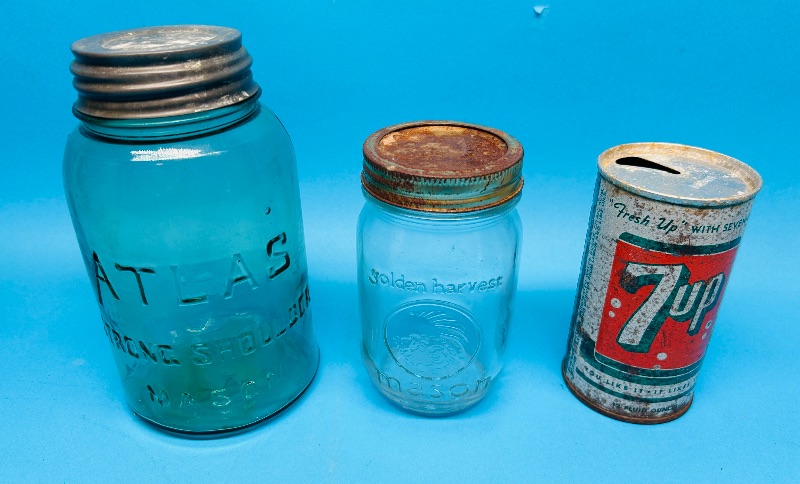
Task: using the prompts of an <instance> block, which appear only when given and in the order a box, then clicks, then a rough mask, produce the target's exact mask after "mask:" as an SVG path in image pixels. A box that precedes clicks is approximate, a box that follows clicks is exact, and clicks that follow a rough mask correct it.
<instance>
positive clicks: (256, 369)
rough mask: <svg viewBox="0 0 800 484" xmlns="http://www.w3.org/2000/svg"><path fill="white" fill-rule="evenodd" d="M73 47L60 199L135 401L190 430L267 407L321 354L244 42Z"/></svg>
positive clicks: (266, 115) (283, 154)
mask: <svg viewBox="0 0 800 484" xmlns="http://www.w3.org/2000/svg"><path fill="white" fill-rule="evenodd" d="M72 50H73V52H74V54H75V61H74V62H73V64H72V69H71V70H72V72H73V74H75V83H74V84H75V87H76V89H77V90H78V94H79V96H78V101H77V102H76V103H75V105H74V109H73V111H74V114H75V115H76V116H77V117H78V119H79V120H80V121H81V124H80V126H79V127H78V128H77V129H76V130H75V131H74V132H73V133H72V134H71V135H70V137H69V140H68V142H67V147H66V153H65V157H64V167H63V169H64V188H65V192H66V197H67V202H68V205H69V208H70V212H71V215H72V219H73V223H74V227H75V232H76V235H77V238H78V244H79V246H80V250H81V254H82V255H83V259H84V262H85V264H86V268H87V271H88V274H89V278H90V281H91V284H92V288H93V289H94V291H95V295H96V297H97V301H98V303H99V306H100V314H101V316H102V321H103V325H102V328H103V331H104V332H105V334H106V336H107V337H108V340H109V342H110V345H111V348H112V352H113V354H114V359H115V361H116V364H117V367H118V370H119V375H120V378H121V379H122V386H123V388H124V390H125V394H126V396H127V399H128V402H129V404H130V406H131V407H132V408H133V410H134V412H135V413H136V414H137V415H139V416H140V417H142V418H144V419H145V420H147V421H148V422H151V423H153V424H155V425H157V426H159V427H161V428H163V429H168V430H171V431H177V432H183V433H187V434H192V435H202V434H213V433H216V432H224V431H231V430H234V429H240V428H243V427H245V426H248V425H250V424H253V423H255V422H258V421H260V420H262V419H264V418H266V417H268V416H270V415H272V414H274V413H275V412H278V411H279V410H281V409H282V408H284V407H285V406H287V405H288V404H289V403H291V402H292V401H293V400H294V399H295V398H297V396H298V395H300V394H301V393H302V392H303V390H304V389H305V388H306V387H307V386H308V385H309V383H310V382H311V380H312V378H313V377H314V374H315V373H316V369H317V366H318V362H319V349H318V346H317V343H316V340H315V338H314V335H313V332H312V327H311V313H310V311H309V307H308V303H309V292H308V277H307V268H306V257H305V244H304V241H303V222H302V216H301V211H300V197H299V191H298V183H297V173H296V167H295V159H294V150H293V148H292V144H291V141H290V140H289V136H288V134H287V133H286V131H285V129H284V128H283V126H282V125H281V123H280V121H278V119H277V118H276V117H275V115H274V114H273V113H272V112H271V111H269V110H268V109H267V108H265V107H263V106H262V105H261V104H260V103H259V102H258V97H259V95H260V93H261V90H260V88H259V87H258V85H257V84H256V83H255V82H254V81H253V78H252V75H251V72H250V65H251V63H252V61H251V58H250V56H249V55H248V54H247V52H246V51H245V49H244V48H243V47H242V45H241V34H240V33H239V32H238V31H236V30H234V29H228V28H222V27H209V26H170V27H154V28H146V29H136V30H130V31H122V32H114V33H109V34H102V35H98V36H94V37H89V38H86V39H82V40H79V41H77V42H76V43H74V44H73V46H72Z"/></svg>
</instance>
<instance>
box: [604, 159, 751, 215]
mask: <svg viewBox="0 0 800 484" xmlns="http://www.w3.org/2000/svg"><path fill="white" fill-rule="evenodd" d="M598 167H599V169H600V174H601V175H602V176H603V177H604V178H605V179H606V180H608V181H610V182H611V183H613V184H615V185H617V186H619V187H621V188H623V189H625V190H627V191H629V192H633V193H636V194H639V195H642V196H644V197H646V198H650V199H652V200H659V201H663V202H668V203H672V204H675V205H685V206H692V207H724V206H729V205H736V204H739V203H743V202H746V201H747V200H750V199H751V198H753V197H755V196H756V193H758V191H759V190H760V189H761V183H762V182H761V177H760V176H759V174H758V173H757V172H756V171H755V170H754V169H752V168H750V167H749V166H747V165H746V164H744V163H742V162H741V161H739V160H737V159H735V158H731V157H730V156H726V155H723V154H721V153H717V152H714V151H709V150H706V149H703V148H696V147H694V146H686V145H680V144H672V143H630V144H624V145H619V146H615V147H613V148H609V149H608V150H606V151H604V152H603V153H602V154H601V155H600V157H599V159H598Z"/></svg>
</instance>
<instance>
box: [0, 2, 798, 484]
mask: <svg viewBox="0 0 800 484" xmlns="http://www.w3.org/2000/svg"><path fill="white" fill-rule="evenodd" d="M535 5H548V8H547V9H546V10H545V11H544V12H543V14H542V15H540V16H537V15H536V14H535V13H534V9H533V7H534V6H535ZM798 18H800V3H798V2H795V1H765V2H730V1H721V0H713V1H711V0H709V1H705V2H695V1H682V0H678V1H670V2H657V3H656V2H640V1H604V2H589V1H570V2H566V1H559V0H541V1H539V2H531V1H518V0H509V1H502V2H468V1H464V0H462V1H439V0H435V1H431V0H427V1H419V0H406V1H403V2H385V1H377V0H373V1H366V0H362V1H355V0H325V1H323V0H314V1H305V2H277V1H266V0H260V1H241V2H236V3H234V2H230V3H228V2H219V1H208V0H195V1H191V2H188V1H186V2H184V1H172V2H156V1H150V0H142V1H137V2H128V3H123V2H111V1H83V0H80V1H79V0H76V1H72V2H47V3H44V2H40V3H36V2H34V3H25V2H10V1H9V2H4V3H3V4H2V5H0V27H2V30H3V32H4V35H3V40H2V42H0V59H2V60H3V66H4V69H3V72H2V76H0V88H2V89H0V92H1V93H2V94H3V97H2V109H1V110H0V128H2V150H0V160H2V171H1V172H0V274H1V275H0V308H2V310H3V316H4V317H3V320H2V323H0V481H3V482H8V481H23V480H26V481H28V480H33V481H49V482H54V481H58V482H61V481H66V482H87V481H101V480H108V479H115V480H120V481H130V482H133V481H136V482H146V481H153V480H156V479H158V480H165V481H170V482H183V481H190V480H194V481H212V480H224V481H231V480H233V479H251V480H252V479H258V480H262V481H276V482H280V481H312V482H316V481H324V482H353V481H360V482H371V481H434V480H435V481H445V482H456V481H457V482H479V481H485V480H488V478H490V477H491V478H495V479H497V480H504V481H575V480H592V481H611V480H623V479H624V480H628V481H633V480H646V481H651V482H674V481H686V480H697V481H739V482H742V481H749V482H754V481H770V482H775V481H782V482H797V480H798V479H800V417H798V411H797V408H798V400H800V385H799V384H798V382H800V363H798V361H800V360H799V359H798V347H800V329H799V328H798V326H800V321H799V320H798V313H799V312H800V297H798V295H799V293H800V291H798V282H797V281H798V280H797V275H798V274H800V258H798V256H797V251H798V250H800V224H798V216H799V215H798V214H800V186H799V185H798V181H799V180H800V163H798V161H797V156H798V153H800V88H798V79H800V29H798V28H797V27H796V24H797V20H798ZM172 23H205V24H217V25H226V26H231V27H236V28H238V29H240V30H241V31H242V32H243V34H244V42H245V45H246V47H247V49H248V50H249V51H250V53H251V54H252V55H253V57H254V59H255V65H254V68H253V70H254V73H255V77H256V80H257V81H258V82H259V83H260V84H261V86H262V88H263V89H264V95H263V97H262V102H264V103H265V104H266V105H267V106H269V107H270V108H272V109H273V110H274V111H275V112H276V113H277V114H278V116H279V117H280V118H281V119H282V120H283V122H284V124H285V125H286V127H287V129H288V130H289V133H290V134H291V135H292V138H293V141H294V143H295V148H296V151H297V156H298V167H299V171H300V183H301V186H300V188H301V193H302V196H303V208H304V216H305V227H306V238H307V247H308V258H309V267H310V275H311V284H312V291H313V298H314V300H313V311H314V324H315V327H316V334H317V337H318V339H319V342H320V346H321V350H322V361H321V366H320V370H319V373H318V375H317V378H316V380H315V381H314V383H313V384H312V386H311V388H310V391H308V392H307V393H306V394H305V395H304V396H303V397H302V398H301V399H300V400H299V401H297V402H296V403H295V404H294V405H293V406H292V407H290V409H288V410H287V411H285V412H283V413H282V414H280V415H279V416H277V417H276V418H274V419H272V420H270V421H269V422H268V423H267V424H266V425H264V426H261V427H258V428H257V429H255V430H253V431H251V432H248V433H245V434H242V435H239V436H235V437H230V438H225V439H219V440H211V441H190V440H183V439H179V438H175V437H171V436H168V435H164V434H162V433H160V432H158V431H156V430H154V429H152V428H151V427H149V426H147V425H146V424H144V423H142V422H141V421H139V420H137V419H136V418H134V417H133V415H132V413H131V411H130V410H129V409H128V407H127V406H126V404H125V403H124V400H123V395H122V389H121V386H120V384H119V382H118V380H117V375H116V370H115V369H114V365H113V362H112V355H111V352H110V351H109V348H108V342H107V341H106V340H105V337H104V334H103V331H102V326H101V323H100V319H99V315H98V312H97V308H96V304H95V301H94V299H93V296H92V293H91V289H90V286H89V284H88V280H87V278H86V275H85V272H84V269H83V266H82V262H81V258H80V255H79V252H78V247H77V244H76V242H75V238H74V235H73V232H72V226H71V223H70V220H69V214H68V212H67V208H66V204H65V202H64V200H63V191H62V187H61V168H60V167H61V157H62V153H63V145H64V142H65V140H66V136H67V134H68V133H69V132H70V131H71V130H72V129H73V127H74V126H75V125H76V120H75V119H74V118H73V117H72V115H71V111H70V108H71V103H72V101H73V100H74V97H75V94H74V91H73V90H72V87H71V76H70V74H69V70H68V67H69V63H70V61H71V58H72V56H71V54H70V52H69V45H70V44H71V42H72V41H74V40H76V39H78V38H81V37H84V36H87V35H93V34H96V33H101V32H106V31H112V30H118V29H124V28H133V27H140V26H148V25H162V24H172ZM417 119H455V120H462V121H468V122H473V123H479V124H485V125H489V126H493V127H497V128H499V129H502V130H505V131H507V132H509V133H510V134H512V135H514V136H515V137H517V138H518V139H519V140H520V141H521V142H522V144H523V146H524V147H525V149H526V157H525V167H524V174H525V177H526V185H525V193H524V197H523V200H522V202H521V203H520V205H519V211H520V214H521V216H522V220H523V224H524V229H525V238H524V247H523V260H522V266H521V270H520V287H519V297H518V304H517V308H516V309H517V310H516V316H515V319H514V322H513V326H512V329H511V333H510V336H509V337H510V343H509V349H508V352H507V359H506V363H507V364H506V367H505V369H504V371H503V373H502V374H501V377H500V378H499V379H498V380H497V381H496V384H495V386H494V388H493V390H492V392H491V393H490V395H489V396H488V397H487V398H486V399H485V400H484V401H483V402H481V403H480V404H479V405H478V406H476V407H475V408H473V409H472V410H469V411H467V412H465V413H463V414H460V415H457V416H454V417H451V418H444V419H425V418H421V417H416V416H412V415H409V414H406V413H403V412H401V411H399V410H397V409H395V408H394V407H393V406H391V404H389V403H388V402H387V401H386V400H384V399H383V398H382V397H381V396H380V395H379V394H378V392H377V390H375V389H374V388H373V387H372V384H371V382H370V381H369V379H368V376H367V375H366V372H365V371H364V369H363V367H362V365H361V361H360V355H359V352H358V347H359V335H360V322H359V320H358V312H357V310H356V307H357V291H356V285H355V224H356V218H357V216H358V212H359V210H360V208H361V205H362V203H363V200H362V198H361V192H360V188H359V172H360V169H361V166H360V165H361V151H360V149H361V143H362V142H363V140H364V138H366V136H368V135H369V134H370V133H371V132H372V131H374V130H376V129H379V128H381V127H384V126H386V125H389V124H394V123H398V122H403V121H409V120H417ZM634 141H669V142H678V143H684V144H691V145H696V146H701V147H704V148H708V149H712V150H716V151H720V152H722V153H725V154H727V155H730V156H733V157H736V158H738V159H741V160H743V161H745V162H746V163H748V164H750V165H751V166H753V167H754V168H755V169H756V170H758V171H759V172H760V173H761V175H762V176H763V178H764V182H765V185H764V189H763V191H762V192H761V194H760V195H759V196H758V198H757V200H756V204H755V207H754V209H753V212H752V215H751V218H750V222H749V226H748V228H747V233H746V235H745V238H744V241H743V244H742V247H741V249H740V251H739V254H738V258H737V261H736V265H735V269H734V272H733V277H732V279H731V281H730V283H729V286H728V288H727V290H726V296H725V301H724V303H723V305H722V308H721V311H720V313H719V323H720V324H719V327H718V329H717V330H716V331H715V333H714V338H713V340H712V341H711V344H710V346H709V349H708V353H707V355H706V359H705V363H704V365H703V370H702V372H701V374H700V379H699V381H698V384H697V386H696V388H695V391H696V398H695V403H694V405H693V406H692V408H691V409H690V410H689V412H688V413H687V414H686V415H685V416H683V417H681V418H680V419H678V420H676V421H674V422H671V423H667V424H663V425H658V426H637V425H633V424H627V423H622V422H618V421H615V420H612V419H609V418H606V417H604V416H601V415H599V414H597V413H595V412H593V411H591V410H590V409H588V408H587V407H585V406H584V405H583V404H581V403H580V402H579V401H578V400H577V399H575V398H574V397H573V396H572V394H570V392H569V391H568V390H567V389H566V387H565V385H564V383H563V381H562V378H561V374H560V362H561V358H562V357H563V354H564V349H565V345H566V338H567V333H568V328H569V319H570V316H571V311H572V302H573V297H574V292H575V286H576V283H577V278H578V272H579V266H580V259H581V255H582V250H583V242H584V235H585V231H586V224H587V222H588V215H589V209H590V206H591V198H592V189H593V184H594V180H595V176H596V167H595V160H596V158H597V155H598V154H599V153H600V152H601V151H603V150H604V149H606V148H608V147H611V146H613V145H616V144H620V143H626V142H634Z"/></svg>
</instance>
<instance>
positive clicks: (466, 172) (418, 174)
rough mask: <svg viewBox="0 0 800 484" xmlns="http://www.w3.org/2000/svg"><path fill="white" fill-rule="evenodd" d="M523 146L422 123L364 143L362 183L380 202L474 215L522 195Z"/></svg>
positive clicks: (468, 127) (462, 127) (474, 130)
mask: <svg viewBox="0 0 800 484" xmlns="http://www.w3.org/2000/svg"><path fill="white" fill-rule="evenodd" d="M522 155H523V152H522V145H521V144H520V143H519V142H518V141H517V140H516V139H514V138H512V137H511V136H509V135H508V134H506V133H504V132H502V131H500V130H497V129H493V128H487V127H484V126H478V125H475V124H467V123H460V122H455V121H418V122H412V123H404V124H398V125H394V126H389V127H388V128H384V129H381V130H379V131H376V132H375V133H373V134H372V135H370V136H369V137H368V138H367V140H366V141H365V142H364V171H363V172H362V174H361V183H362V184H363V186H364V189H365V190H366V191H367V192H368V193H369V194H370V195H372V196H373V197H375V198H376V199H378V200H380V201H382V202H385V203H388V204H390V205H394V206H397V207H403V208H408V209H412V210H419V211H424V212H470V211H475V210H483V209H486V208H490V207H494V206H497V205H500V204H503V203H505V202H508V201H510V200H512V199H514V198H515V197H516V196H518V195H519V194H520V193H521V192H522V184H523V180H522Z"/></svg>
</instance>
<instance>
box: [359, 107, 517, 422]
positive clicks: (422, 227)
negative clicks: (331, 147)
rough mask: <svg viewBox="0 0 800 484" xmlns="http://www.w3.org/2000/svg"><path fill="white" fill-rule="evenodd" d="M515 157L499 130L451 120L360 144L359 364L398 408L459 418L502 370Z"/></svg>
mask: <svg viewBox="0 0 800 484" xmlns="http://www.w3.org/2000/svg"><path fill="white" fill-rule="evenodd" d="M522 155H523V152H522V146H521V145H520V144H519V142H517V140H515V139H514V138H512V137H511V136H509V135H507V134H506V133H503V132H502V131H499V130H495V129H491V128H486V127H482V126H477V125H472V124H466V123H457V122H450V121H423V122H414V123H406V124H399V125H395V126H390V127H388V128H385V129H382V130H380V131H377V132H375V133H373V134H372V135H371V136H370V137H369V138H367V140H366V142H365V143H364V171H363V173H362V176H361V181H362V186H363V191H364V196H365V198H366V201H367V202H366V204H365V206H364V209H363V210H362V212H361V216H360V217H359V221H358V236H357V239H358V288H359V302H360V306H361V307H360V309H361V320H362V330H363V340H362V354H363V358H364V362H365V365H366V367H367V370H368V371H369V375H370V377H371V379H372V381H373V383H374V384H375V385H376V386H377V388H378V389H379V390H380V391H381V393H383V395H385V396H386V397H387V398H389V400H391V401H392V402H394V403H395V404H397V405H399V406H400V407H403V408H405V409H407V410H409V411H412V412H415V413H419V414H424V415H446V414H450V413H454V412H457V411H460V410H463V409H465V408H467V407H469V406H471V405H473V404H475V403H477V402H478V401H479V400H480V399H481V398H483V397H484V396H485V395H486V393H487V391H488V389H489V388H490V386H491V383H492V380H493V379H494V378H495V377H496V376H497V374H498V373H499V371H500V369H501V365H502V356H503V352H504V349H505V346H506V338H507V334H508V325H509V321H510V319H511V311H512V307H513V301H514V296H515V292H516V283H517V265H518V262H519V249H520V236H521V230H522V229H521V224H520V220H519V215H518V214H517V210H516V208H515V206H516V204H517V202H518V201H519V197H520V194H521V191H522V184H523V180H522Z"/></svg>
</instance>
